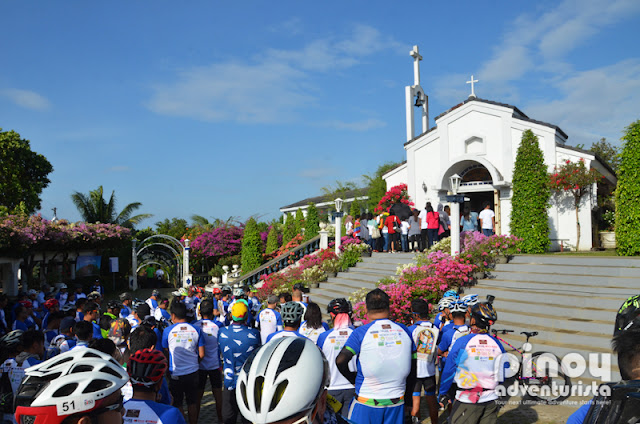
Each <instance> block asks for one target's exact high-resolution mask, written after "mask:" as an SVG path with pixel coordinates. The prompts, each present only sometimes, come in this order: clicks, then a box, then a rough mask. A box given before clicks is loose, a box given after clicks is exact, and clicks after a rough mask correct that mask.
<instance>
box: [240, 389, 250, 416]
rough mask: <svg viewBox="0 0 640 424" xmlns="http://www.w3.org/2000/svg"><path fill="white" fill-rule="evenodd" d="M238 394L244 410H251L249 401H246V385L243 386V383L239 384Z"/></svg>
mask: <svg viewBox="0 0 640 424" xmlns="http://www.w3.org/2000/svg"><path fill="white" fill-rule="evenodd" d="M240 394H241V395H242V401H243V402H244V406H245V408H247V409H249V410H251V408H249V400H248V399H247V385H246V384H244V382H242V383H240Z"/></svg>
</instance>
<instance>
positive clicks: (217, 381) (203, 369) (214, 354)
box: [193, 299, 222, 422]
mask: <svg viewBox="0 0 640 424" xmlns="http://www.w3.org/2000/svg"><path fill="white" fill-rule="evenodd" d="M200 315H202V319H201V320H200V321H196V322H194V323H193V326H194V327H196V328H198V329H200V331H201V332H202V337H203V338H204V340H205V343H204V358H202V361H200V371H199V373H200V379H199V382H200V384H199V390H198V405H200V403H201V402H202V397H203V396H204V388H205V386H206V384H207V380H209V381H210V382H211V391H212V393H213V397H214V399H215V400H216V413H217V414H218V422H222V373H221V372H220V353H219V352H218V332H219V330H220V326H219V325H218V324H220V323H216V322H214V321H213V302H212V301H211V300H209V299H206V300H203V301H202V302H201V303H200Z"/></svg>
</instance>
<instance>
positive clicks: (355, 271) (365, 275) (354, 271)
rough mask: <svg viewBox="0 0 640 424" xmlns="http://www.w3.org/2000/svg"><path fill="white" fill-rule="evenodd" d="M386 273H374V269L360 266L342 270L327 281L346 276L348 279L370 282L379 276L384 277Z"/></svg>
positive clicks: (375, 280) (376, 279)
mask: <svg viewBox="0 0 640 424" xmlns="http://www.w3.org/2000/svg"><path fill="white" fill-rule="evenodd" d="M386 275H387V274H386V273H376V272H375V271H370V270H366V269H360V268H350V269H349V271H347V272H342V273H340V274H339V276H338V277H331V278H329V281H332V280H335V279H338V278H346V279H349V280H358V281H368V282H372V283H377V282H378V281H379V280H380V279H381V278H383V277H385V276H386Z"/></svg>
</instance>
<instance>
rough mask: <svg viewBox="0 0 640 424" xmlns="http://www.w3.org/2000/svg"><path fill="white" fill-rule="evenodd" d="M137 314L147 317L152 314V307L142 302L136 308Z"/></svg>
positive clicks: (143, 317)
mask: <svg viewBox="0 0 640 424" xmlns="http://www.w3.org/2000/svg"><path fill="white" fill-rule="evenodd" d="M136 314H138V316H139V317H140V318H142V319H145V318H146V317H148V316H149V315H151V307H150V306H149V305H147V304H146V303H141V304H140V305H138V307H137V308H136Z"/></svg>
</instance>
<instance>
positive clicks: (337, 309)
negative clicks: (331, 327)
mask: <svg viewBox="0 0 640 424" xmlns="http://www.w3.org/2000/svg"><path fill="white" fill-rule="evenodd" d="M327 313H330V314H336V315H337V314H351V303H350V302H349V301H348V300H347V299H345V298H344V297H339V298H337V299H333V300H332V301H331V302H329V304H328V305H327Z"/></svg>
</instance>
